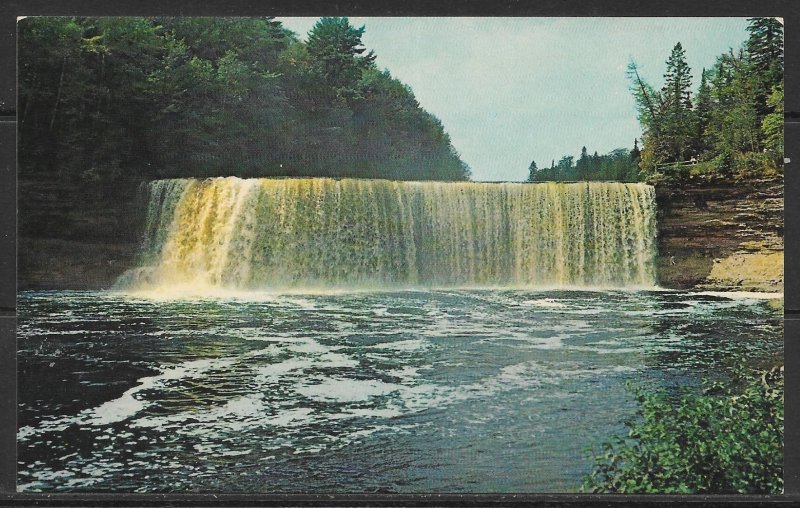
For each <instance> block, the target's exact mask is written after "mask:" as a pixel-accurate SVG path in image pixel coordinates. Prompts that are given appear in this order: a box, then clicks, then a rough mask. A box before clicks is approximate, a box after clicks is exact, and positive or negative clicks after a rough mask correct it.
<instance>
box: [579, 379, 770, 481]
mask: <svg viewBox="0 0 800 508" xmlns="http://www.w3.org/2000/svg"><path fill="white" fill-rule="evenodd" d="M631 389H632V390H633V391H634V393H635V395H636V399H637V401H638V402H639V405H640V408H639V410H638V412H637V418H635V419H634V420H631V421H629V422H626V426H627V427H628V428H629V432H628V436H627V437H626V438H622V437H619V436H617V437H615V438H614V439H613V440H612V442H607V443H604V445H603V452H602V453H601V454H600V455H597V456H595V457H594V459H595V467H594V471H593V472H592V473H591V474H590V475H588V476H587V477H586V478H585V480H584V484H583V490H584V491H587V492H618V493H665V494H688V493H714V494H726V493H749V494H779V493H781V492H782V491H783V394H784V381H783V368H782V367H781V368H775V369H772V370H771V371H768V372H765V373H763V374H762V375H761V376H760V377H756V378H750V379H748V380H746V381H745V383H744V386H743V387H741V388H740V389H739V390H736V389H733V388H730V387H728V386H725V385H723V384H721V383H719V382H709V381H705V382H704V389H703V391H702V393H692V392H690V391H688V390H684V391H682V392H681V393H680V394H678V395H674V394H669V393H668V392H666V391H663V390H662V391H659V392H656V393H647V392H646V391H644V390H643V389H641V388H631Z"/></svg>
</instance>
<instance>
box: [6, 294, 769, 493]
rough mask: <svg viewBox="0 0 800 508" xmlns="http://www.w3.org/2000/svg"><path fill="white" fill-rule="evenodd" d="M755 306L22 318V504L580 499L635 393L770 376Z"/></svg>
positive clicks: (199, 311)
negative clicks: (760, 373)
mask: <svg viewBox="0 0 800 508" xmlns="http://www.w3.org/2000/svg"><path fill="white" fill-rule="evenodd" d="M752 296H753V295H750V296H748V295H739V297H737V298H736V299H729V298H725V297H723V296H720V295H709V294H697V293H683V292H622V291H618V292H613V291H603V292H588V291H548V292H532V291H522V290H514V291H511V290H448V291H406V292H396V293H352V294H347V293H342V294H335V295H331V294H328V295H282V296H281V295H263V294H261V295H253V297H251V298H243V297H242V296H241V295H240V296H239V297H237V298H228V299H210V298H209V299H194V300H175V301H156V300H149V299H145V298H141V297H134V296H131V295H122V294H116V293H105V292H26V293H21V294H20V297H19V309H20V319H19V331H18V344H19V354H18V361H19V387H20V388H19V389H20V393H19V432H18V442H19V459H18V460H19V464H18V470H19V474H18V480H19V484H20V489H21V490H25V491H40V490H44V491H65V490H87V491H102V490H123V491H147V492H157V491H172V490H177V491H230V492H243V491H259V492H294V491H317V492H532V491H547V492H554V491H560V492H563V491H574V490H576V489H577V488H578V486H579V484H580V478H581V475H582V474H584V473H585V472H587V471H588V470H589V468H590V465H591V464H590V463H589V460H588V458H587V453H586V452H587V450H589V449H592V448H595V449H596V448H597V446H598V444H599V443H600V442H602V441H603V440H605V439H607V438H608V436H609V435H611V434H612V433H617V432H621V431H623V430H624V429H623V424H622V422H623V420H624V419H625V418H626V417H629V416H630V415H631V414H632V413H633V411H634V410H635V405H634V402H633V401H632V399H631V397H630V394H629V393H627V392H626V391H625V388H624V383H625V381H626V380H635V381H638V382H640V383H645V384H647V385H650V386H653V387H656V386H664V385H669V386H673V385H678V384H680V385H685V384H696V383H697V382H698V381H699V379H700V378H701V377H702V376H707V375H712V376H716V375H724V373H725V372H726V370H727V369H728V368H729V367H730V359H731V358H732V357H734V356H746V357H747V358H749V359H750V361H752V362H762V363H764V364H767V363H771V362H778V361H781V359H782V355H783V324H782V319H781V318H780V316H779V315H777V314H775V313H774V311H771V310H770V309H769V308H768V306H767V304H766V303H765V302H764V301H761V300H758V299H755V298H752Z"/></svg>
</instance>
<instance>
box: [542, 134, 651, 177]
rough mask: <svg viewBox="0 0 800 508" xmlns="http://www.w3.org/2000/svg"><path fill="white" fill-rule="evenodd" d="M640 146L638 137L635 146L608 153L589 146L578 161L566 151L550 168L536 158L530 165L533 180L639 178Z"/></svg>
mask: <svg viewBox="0 0 800 508" xmlns="http://www.w3.org/2000/svg"><path fill="white" fill-rule="evenodd" d="M639 157H640V152H639V147H638V144H637V143H636V141H634V147H633V150H631V151H628V150H626V149H625V148H617V149H616V150H612V151H611V152H609V153H607V154H606V155H598V154H597V152H595V153H594V155H589V154H588V152H587V150H586V147H585V146H584V147H583V148H582V149H581V155H580V157H579V158H578V160H577V162H575V159H574V157H572V156H568V155H565V156H564V157H562V158H561V159H560V160H559V161H558V165H556V164H555V162H554V163H553V164H552V166H551V167H549V168H539V167H537V166H536V163H535V162H532V163H531V165H530V167H529V168H528V172H529V175H528V181H529V182H548V181H549V182H573V181H590V180H598V181H615V182H639V181H641V175H640V172H639Z"/></svg>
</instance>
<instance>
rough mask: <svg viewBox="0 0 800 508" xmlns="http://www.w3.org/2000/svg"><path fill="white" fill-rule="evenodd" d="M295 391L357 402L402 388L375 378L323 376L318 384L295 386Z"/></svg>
mask: <svg viewBox="0 0 800 508" xmlns="http://www.w3.org/2000/svg"><path fill="white" fill-rule="evenodd" d="M294 389H295V391H296V392H297V393H299V394H300V395H302V396H304V397H307V398H309V399H313V400H317V401H323V402H331V401H333V402H359V401H363V400H368V399H370V398H372V397H376V396H379V395H387V394H389V393H392V392H396V391H399V390H401V389H402V385H398V384H394V383H385V382H383V381H379V380H377V379H365V380H362V379H352V378H344V377H338V378H323V379H321V382H320V383H318V384H304V385H299V386H295V388H294Z"/></svg>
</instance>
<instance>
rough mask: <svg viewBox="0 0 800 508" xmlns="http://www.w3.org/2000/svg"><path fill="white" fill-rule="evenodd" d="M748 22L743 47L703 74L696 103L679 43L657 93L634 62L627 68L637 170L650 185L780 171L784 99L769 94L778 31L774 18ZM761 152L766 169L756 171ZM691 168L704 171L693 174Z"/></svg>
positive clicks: (776, 80)
mask: <svg viewBox="0 0 800 508" xmlns="http://www.w3.org/2000/svg"><path fill="white" fill-rule="evenodd" d="M749 22H750V23H749V26H748V32H749V34H750V35H749V39H748V41H747V43H746V44H745V46H744V47H743V48H742V49H740V50H739V51H738V52H735V51H733V50H731V51H730V52H729V53H726V54H723V55H720V56H719V58H718V59H717V62H716V64H715V65H714V67H713V68H711V69H709V70H705V69H704V70H703V71H702V73H701V79H700V86H699V89H698V91H697V93H696V94H695V95H694V101H692V94H691V74H690V69H689V67H688V65H687V64H686V55H685V52H684V50H683V48H682V47H681V45H680V43H678V44H676V45H675V47H674V48H673V50H672V54H671V55H670V57H669V59H668V60H667V63H666V69H667V72H666V74H665V75H664V79H665V84H664V86H663V87H662V89H661V90H660V91H656V90H655V89H654V88H653V87H652V86H650V85H649V84H647V83H646V82H645V81H644V79H642V77H641V76H640V74H639V72H638V68H637V66H636V64H635V63H634V62H631V64H630V65H629V67H628V76H629V79H630V80H631V92H632V94H633V96H634V98H635V99H636V103H637V108H638V112H639V121H640V123H641V125H642V129H643V131H644V132H643V142H644V147H643V149H642V155H641V161H640V166H641V169H642V171H643V172H644V173H645V176H646V179H647V180H648V181H651V182H656V181H681V180H684V179H686V178H690V177H693V176H696V175H700V174H702V175H705V176H707V177H710V178H718V177H719V178H725V177H729V176H744V175H748V177H761V176H768V175H774V174H776V173H779V172H780V171H781V166H782V162H783V159H782V138H783V123H782V122H783V119H782V114H783V96H782V95H781V94H782V92H776V91H775V90H778V89H780V90H782V79H783V27H782V25H781V24H780V23H779V22H778V21H777V20H775V19H773V18H751V19H750V20H749ZM774 94H778V95H774ZM765 150H766V151H767V153H769V154H770V156H769V157H767V159H768V161H769V162H768V163H767V164H761V163H760V162H759V163H755V162H754V161H761V160H764V157H761V156H760V155H757V154H761V153H763V152H764V151H765ZM779 153H780V155H778V154H779ZM696 164H700V165H702V167H700V168H694V167H693V166H694V165H696ZM713 169H716V170H718V171H717V173H716V174H714V172H713V171H710V170H713ZM754 169H759V171H761V172H760V173H754V172H753V170H754Z"/></svg>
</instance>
